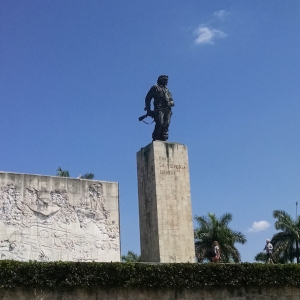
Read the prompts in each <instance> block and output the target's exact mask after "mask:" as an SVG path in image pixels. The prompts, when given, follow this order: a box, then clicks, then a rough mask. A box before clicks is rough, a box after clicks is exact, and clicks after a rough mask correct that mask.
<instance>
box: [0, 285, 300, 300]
mask: <svg viewBox="0 0 300 300" xmlns="http://www.w3.org/2000/svg"><path fill="white" fill-rule="evenodd" d="M0 299H5V300H15V299H18V300H74V299H80V300H99V299H101V300H135V299H136V300H166V299H168V300H173V299H174V300H175V299H176V300H216V299H218V300H256V299H257V300H299V299H300V289H299V288H298V287H288V286H285V287H268V286H263V287H247V288H244V287H228V288H203V289H175V288H174V289H156V288H152V289H149V288H116V289H101V288H97V287H89V288H68V289H67V288H65V289H62V288H55V289H52V290H48V289H41V288H36V289H32V288H27V287H26V288H13V289H0Z"/></svg>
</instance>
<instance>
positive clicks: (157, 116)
mask: <svg viewBox="0 0 300 300" xmlns="http://www.w3.org/2000/svg"><path fill="white" fill-rule="evenodd" d="M152 98H153V99H154V103H153V104H154V111H153V117H154V121H155V128H154V131H153V133H152V139H153V141H155V140H160V141H166V140H167V139H168V134H169V125H170V121H171V116H172V109H171V107H172V106H174V101H173V98H172V94H171V93H170V91H169V89H168V88H167V87H165V86H163V85H159V84H155V85H153V86H152V87H151V89H150V90H149V92H148V93H147V95H146V98H145V106H146V110H147V111H150V109H151V107H150V106H151V100H152Z"/></svg>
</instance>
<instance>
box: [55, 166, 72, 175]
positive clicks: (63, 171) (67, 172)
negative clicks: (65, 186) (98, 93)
mask: <svg viewBox="0 0 300 300" xmlns="http://www.w3.org/2000/svg"><path fill="white" fill-rule="evenodd" d="M56 176H60V177H70V174H69V171H67V170H62V168H61V167H58V168H57V171H56Z"/></svg>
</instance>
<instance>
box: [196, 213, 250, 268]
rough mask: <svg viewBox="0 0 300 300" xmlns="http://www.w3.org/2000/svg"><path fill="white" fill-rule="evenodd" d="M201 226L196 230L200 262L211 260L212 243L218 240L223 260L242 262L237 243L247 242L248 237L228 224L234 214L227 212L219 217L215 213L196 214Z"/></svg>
mask: <svg viewBox="0 0 300 300" xmlns="http://www.w3.org/2000/svg"><path fill="white" fill-rule="evenodd" d="M195 220H196V221H197V222H198V224H199V228H196V229H195V231H194V235H195V240H196V241H195V248H196V256H197V259H198V261H199V262H203V261H205V260H209V261H210V257H211V248H212V243H213V242H214V241H217V242H218V243H219V246H220V251H221V261H222V262H226V263H228V262H240V261H241V255H240V253H239V251H238V250H237V248H236V247H235V246H234V244H235V243H240V244H244V243H246V241H247V240H246V237H245V236H244V235H243V234H242V233H241V232H239V231H235V230H232V229H230V228H229V227H228V224H229V223H230V222H231V220H232V214H230V213H225V214H224V215H223V216H221V217H220V218H219V219H218V218H217V217H216V215H215V214H212V213H209V214H208V216H207V217H206V216H201V217H199V216H195Z"/></svg>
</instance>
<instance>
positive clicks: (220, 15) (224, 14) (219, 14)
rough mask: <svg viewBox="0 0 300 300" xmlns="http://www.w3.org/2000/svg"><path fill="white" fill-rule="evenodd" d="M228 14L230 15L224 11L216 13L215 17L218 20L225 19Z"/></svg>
mask: <svg viewBox="0 0 300 300" xmlns="http://www.w3.org/2000/svg"><path fill="white" fill-rule="evenodd" d="M228 14H229V13H228V12H227V11H226V10H224V9H222V10H218V11H215V12H214V16H215V17H217V18H220V19H224V18H225V16H227V15H228Z"/></svg>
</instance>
